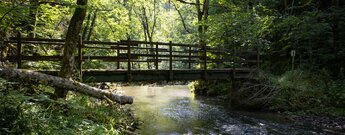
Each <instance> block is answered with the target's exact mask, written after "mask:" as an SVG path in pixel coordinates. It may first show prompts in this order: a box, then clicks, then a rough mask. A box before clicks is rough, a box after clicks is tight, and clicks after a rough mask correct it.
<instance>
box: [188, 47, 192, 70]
mask: <svg viewBox="0 0 345 135" xmlns="http://www.w3.org/2000/svg"><path fill="white" fill-rule="evenodd" d="M188 48H189V49H188V52H189V54H188V69H192V64H191V62H192V47H188Z"/></svg>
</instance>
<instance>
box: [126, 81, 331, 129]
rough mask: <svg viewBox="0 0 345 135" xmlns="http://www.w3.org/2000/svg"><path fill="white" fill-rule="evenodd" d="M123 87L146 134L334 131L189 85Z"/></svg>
mask: <svg viewBox="0 0 345 135" xmlns="http://www.w3.org/2000/svg"><path fill="white" fill-rule="evenodd" d="M120 89H121V90H122V92H123V93H124V94H126V95H130V96H133V97H134V103H133V104H132V105H130V108H131V109H132V110H133V111H134V114H135V117H137V118H139V119H140V120H141V121H142V122H143V124H141V125H140V126H139V129H138V130H136V133H138V134H142V135H154V134H159V135H180V134H217V135H218V134H233V135H266V134H273V135H274V134H276V135H299V134H321V135H322V134H332V132H330V131H328V130H325V129H322V128H319V127H313V126H310V125H305V124H302V123H296V122H291V121H288V120H286V119H284V118H283V117H281V116H279V115H276V114H270V113H260V112H248V111H238V110H234V109H232V108H230V107H228V106H229V105H227V104H226V103H224V102H219V101H217V100H215V99H209V98H207V99H196V98H195V97H194V95H193V94H192V93H191V92H190V90H189V89H188V87H187V86H185V85H181V86H164V87H149V86H135V87H132V86H131V87H129V86H128V87H127V86H126V87H122V88H120Z"/></svg>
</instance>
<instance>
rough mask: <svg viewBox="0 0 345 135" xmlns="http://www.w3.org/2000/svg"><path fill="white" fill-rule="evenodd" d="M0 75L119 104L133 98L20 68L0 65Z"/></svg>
mask: <svg viewBox="0 0 345 135" xmlns="http://www.w3.org/2000/svg"><path fill="white" fill-rule="evenodd" d="M0 77H2V78H6V79H14V80H21V81H38V82H40V83H42V84H46V85H50V86H54V87H58V88H61V89H69V90H74V91H76V92H79V93H82V94H86V95H89V96H92V97H95V98H99V99H110V100H112V101H115V102H117V103H120V104H132V103H133V98H132V97H130V96H125V95H121V94H116V93H112V92H109V91H105V90H102V89H98V88H95V87H91V86H89V85H86V84H83V83H80V82H77V81H73V80H69V79H66V78H61V77H56V76H51V75H47V74H43V73H39V72H34V71H31V70H20V69H13V68H4V67H0Z"/></svg>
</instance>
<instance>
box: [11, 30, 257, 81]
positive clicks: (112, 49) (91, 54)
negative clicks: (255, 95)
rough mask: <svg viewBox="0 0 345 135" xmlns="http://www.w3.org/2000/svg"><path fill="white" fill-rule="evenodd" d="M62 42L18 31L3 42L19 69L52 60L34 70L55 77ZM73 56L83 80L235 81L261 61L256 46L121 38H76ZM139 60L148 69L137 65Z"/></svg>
mask: <svg viewBox="0 0 345 135" xmlns="http://www.w3.org/2000/svg"><path fill="white" fill-rule="evenodd" d="M64 42H65V40H64V39H41V38H22V37H21V35H20V34H18V36H17V37H12V38H10V40H9V41H5V42H4V43H5V44H7V45H12V46H13V47H12V50H11V51H10V52H11V55H10V56H8V60H10V61H12V62H16V63H17V68H24V69H35V68H34V67H31V66H30V65H32V64H30V63H32V62H36V64H37V62H41V61H43V62H44V63H46V62H50V63H51V64H53V65H54V64H55V65H56V66H55V67H57V68H55V70H54V69H41V70H37V69H35V70H37V71H39V72H44V73H47V74H51V75H57V73H58V70H59V64H60V63H59V61H61V60H62V56H61V54H62V48H63V45H64ZM14 46H16V47H14ZM30 47H31V50H32V48H33V47H34V48H40V49H41V50H44V51H46V52H45V54H48V51H50V52H49V54H51V53H55V54H56V55H42V53H40V54H38V53H37V52H36V53H33V52H30V51H27V50H30V49H28V48H30ZM76 54H77V56H76V57H75V60H76V63H77V64H76V69H77V70H78V73H79V74H78V75H77V76H78V77H80V78H82V81H83V82H126V81H128V82H130V81H149V82H156V81H164V80H167V81H174V80H178V81H182V80H199V79H205V80H226V79H237V78H246V77H247V76H248V74H249V73H250V72H251V71H252V70H253V69H254V68H255V67H257V66H259V64H260V55H259V53H258V51H256V50H247V49H243V48H235V47H232V48H231V47H229V48H220V47H209V46H206V45H203V46H200V45H197V44H180V43H173V42H168V43H163V42H144V41H133V40H130V39H127V40H122V41H119V42H100V41H82V40H80V41H79V44H78V49H77V52H76ZM242 54H244V55H242ZM249 58H252V59H254V60H252V59H249ZM43 62H42V63H43ZM143 62H144V63H146V66H147V67H145V68H143V67H142V65H143V64H141V65H140V63H143ZM95 63H96V64H102V63H103V64H106V65H108V66H106V67H105V68H103V69H93V68H92V67H93V66H92V64H95ZM150 67H151V68H150Z"/></svg>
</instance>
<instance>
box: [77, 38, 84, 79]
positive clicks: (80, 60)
mask: <svg viewBox="0 0 345 135" xmlns="http://www.w3.org/2000/svg"><path fill="white" fill-rule="evenodd" d="M83 46H84V45H83V38H82V37H81V36H79V43H78V69H79V75H80V76H79V77H80V82H82V77H83V71H82V70H83V67H82V64H83V52H82V47H83Z"/></svg>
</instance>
